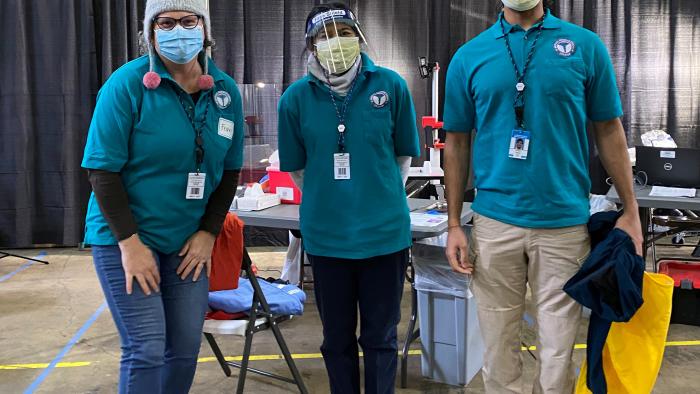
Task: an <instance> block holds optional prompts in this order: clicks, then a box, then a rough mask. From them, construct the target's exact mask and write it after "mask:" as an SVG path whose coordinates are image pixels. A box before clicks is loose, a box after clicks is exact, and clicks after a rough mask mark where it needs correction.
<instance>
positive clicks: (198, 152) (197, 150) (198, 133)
mask: <svg viewBox="0 0 700 394" xmlns="http://www.w3.org/2000/svg"><path fill="white" fill-rule="evenodd" d="M176 89H177V88H176ZM175 94H177V97H178V98H179V99H180V105H182V110H183V111H185V114H186V115H187V119H189V121H190V124H191V125H192V129H193V130H194V154H195V162H196V163H195V164H196V166H197V173H199V172H200V169H201V167H202V163H204V138H202V130H204V126H206V124H207V115H208V114H209V104H210V103H209V100H208V99H206V101H207V102H206V106H205V107H204V115H203V116H202V117H201V119H200V120H199V122H197V121H196V120H195V119H194V113H190V111H189V110H187V105H186V104H185V101H184V99H183V98H182V96H183V94H184V93H183V92H181V91H176V92H175ZM201 98H202V97H201V96H200V99H201ZM196 106H197V103H195V107H196ZM192 112H194V109H193V110H192ZM197 123H199V125H198V124H197Z"/></svg>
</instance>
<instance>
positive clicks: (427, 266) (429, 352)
mask: <svg viewBox="0 0 700 394" xmlns="http://www.w3.org/2000/svg"><path fill="white" fill-rule="evenodd" d="M445 241H446V237H445V236H442V237H436V238H432V239H429V240H424V241H419V242H417V243H416V244H415V245H414V247H413V266H414V269H415V274H416V282H415V285H416V290H418V319H419V324H420V337H421V351H422V355H421V372H422V374H423V376H424V377H426V378H429V379H432V380H435V381H437V382H441V383H446V384H451V385H455V386H465V385H467V384H469V382H470V381H471V380H472V379H473V378H474V376H475V375H476V374H477V373H478V372H479V371H480V370H481V367H482V366H483V360H484V359H483V354H484V343H483V340H482V338H481V331H480V329H479V321H478V319H477V311H476V301H475V299H474V297H472V295H471V292H470V291H469V290H468V288H469V280H468V279H467V277H466V276H464V275H461V274H457V273H455V272H453V271H452V269H451V268H450V265H449V263H448V262H447V260H446V258H445Z"/></svg>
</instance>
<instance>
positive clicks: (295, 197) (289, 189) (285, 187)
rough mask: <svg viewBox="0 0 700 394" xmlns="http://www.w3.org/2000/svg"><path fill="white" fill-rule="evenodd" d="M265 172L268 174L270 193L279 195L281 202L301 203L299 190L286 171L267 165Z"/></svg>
mask: <svg viewBox="0 0 700 394" xmlns="http://www.w3.org/2000/svg"><path fill="white" fill-rule="evenodd" d="M267 174H268V175H269V176H270V183H269V185H270V193H275V194H277V195H279V196H280V200H281V201H282V204H296V205H299V204H301V190H299V188H298V187H297V185H296V184H295V183H294V180H292V176H291V175H289V173H288V172H282V171H280V170H279V169H277V168H274V167H268V168H267Z"/></svg>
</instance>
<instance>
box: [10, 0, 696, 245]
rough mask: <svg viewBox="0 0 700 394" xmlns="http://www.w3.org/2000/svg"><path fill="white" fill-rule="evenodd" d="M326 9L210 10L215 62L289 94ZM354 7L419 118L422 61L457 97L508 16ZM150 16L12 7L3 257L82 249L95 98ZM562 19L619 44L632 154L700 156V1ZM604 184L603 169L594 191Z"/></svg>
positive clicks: (275, 2)
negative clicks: (657, 150) (458, 73)
mask: <svg viewBox="0 0 700 394" xmlns="http://www.w3.org/2000/svg"><path fill="white" fill-rule="evenodd" d="M319 2H321V1H318V0H264V1H260V0H210V7H211V16H212V26H213V27H212V30H213V36H214V38H215V41H216V45H215V48H214V51H213V56H214V59H215V60H216V61H217V64H219V66H220V67H221V68H222V69H224V70H225V71H227V72H228V73H229V74H231V75H232V76H233V77H234V78H235V79H236V80H237V81H238V82H239V83H255V82H266V83H277V84H282V85H283V86H287V85H288V84H290V83H292V82H294V81H295V80H296V79H298V78H299V77H301V76H302V75H303V74H304V72H305V58H304V56H303V55H302V53H303V50H304V39H303V34H304V20H305V18H306V14H307V13H308V11H309V10H310V9H311V7H312V6H313V5H315V4H317V3H319ZM348 3H349V5H350V6H351V7H353V8H355V10H356V11H357V14H358V16H359V18H360V21H361V22H362V24H363V28H364V31H365V33H366V35H367V39H368V41H369V43H370V47H371V49H370V55H371V56H372V57H373V58H374V59H375V60H376V61H377V63H378V64H380V65H382V66H385V67H389V68H392V69H394V70H396V71H397V72H399V73H400V74H401V75H402V76H403V77H404V78H405V79H406V80H407V81H408V85H409V87H410V89H411V91H412V92H413V96H414V101H415V104H416V109H417V111H418V115H419V117H420V116H423V115H425V114H427V113H428V112H429V108H430V96H429V94H430V90H429V82H428V81H425V80H421V79H420V77H419V76H418V70H417V59H418V57H419V56H428V57H429V59H431V60H434V61H438V62H439V63H440V64H441V66H442V75H441V77H442V78H441V79H442V81H443V83H442V84H441V89H442V91H444V75H445V71H446V69H447V66H448V64H449V60H450V58H451V56H452V54H453V53H454V52H455V51H456V50H457V48H459V46H461V45H462V44H463V43H464V42H466V41H468V40H469V39H470V38H472V37H474V36H476V35H477V34H479V33H480V32H481V31H483V30H484V29H486V28H487V27H488V26H489V25H490V24H492V23H493V22H494V21H495V18H496V16H497V14H498V12H499V10H500V8H501V3H500V1H499V0H350V1H348ZM144 5H145V2H144V1H143V0H61V1H45V0H0V15H3V23H2V24H0V32H2V37H3V39H2V41H0V56H1V58H2V61H1V62H0V82H1V83H0V154H1V156H0V246H2V247H20V246H30V245H37V244H57V245H76V244H78V243H79V242H80V241H81V239H82V235H83V222H84V213H85V208H86V205H87V198H88V195H89V184H88V183H87V180H86V176H85V174H84V172H83V171H82V170H81V169H80V160H81V157H82V152H83V146H84V141H85V137H86V134H87V130H88V125H89V122H90V118H91V114H92V108H93V106H94V101H95V96H96V94H97V91H98V89H99V88H100V86H101V85H102V83H104V81H105V80H106V79H107V78H108V77H109V75H110V74H111V73H112V71H114V70H115V69H116V68H117V67H119V66H120V65H121V64H123V63H125V62H127V61H128V60H131V59H133V58H135V57H137V56H138V55H139V45H138V42H139V31H140V30H141V20H142V18H143V10H144ZM553 8H554V11H555V14H557V15H558V16H560V17H561V18H563V19H565V20H569V21H571V22H573V23H576V24H579V25H582V26H584V27H586V28H589V29H591V30H593V31H596V32H597V33H598V34H599V35H600V36H601V37H602V39H603V41H604V42H605V43H606V44H607V46H608V48H609V50H610V53H611V55H612V58H613V62H614V64H615V68H616V71H617V76H618V83H619V86H620V92H621V95H622V99H623V103H624V108H625V117H624V119H623V120H624V125H625V128H626V130H627V134H628V141H629V144H630V146H632V145H634V144H636V143H639V142H640V135H641V134H642V133H644V132H646V131H649V130H653V129H664V130H667V131H668V132H669V133H670V134H671V135H672V136H673V137H674V138H675V139H676V141H677V142H678V144H679V145H680V146H684V147H700V138H699V137H698V133H697V132H696V128H697V127H698V124H699V123H700V102H699V101H700V96H699V95H698V94H697V92H700V58H699V57H698V56H697V55H696V54H697V53H700V34H699V33H698V28H699V27H700V24H699V23H698V17H700V1H697V0H556V1H555V2H554V6H553ZM441 107H442V105H441ZM593 153H594V155H595V152H593ZM594 162H595V160H594ZM594 167H595V165H594ZM602 176H603V175H602V173H601V172H600V170H599V169H594V170H593V177H594V178H595V179H594V181H595V180H598V181H599V180H600V179H601V178H602Z"/></svg>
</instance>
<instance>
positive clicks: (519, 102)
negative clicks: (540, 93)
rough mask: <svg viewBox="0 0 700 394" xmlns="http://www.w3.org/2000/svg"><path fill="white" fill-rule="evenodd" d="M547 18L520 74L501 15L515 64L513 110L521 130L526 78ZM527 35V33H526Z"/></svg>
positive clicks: (523, 115) (507, 46) (540, 27)
mask: <svg viewBox="0 0 700 394" xmlns="http://www.w3.org/2000/svg"><path fill="white" fill-rule="evenodd" d="M546 17H547V14H546V13H545V14H544V15H542V18H540V21H539V26H538V27H537V36H535V39H534V41H533V42H532V44H531V45H530V52H529V53H528V55H527V60H526V61H525V65H524V66H523V72H522V73H521V72H520V68H518V64H517V63H516V62H515V56H513V50H512V49H511V47H510V39H509V38H508V33H506V27H505V26H504V25H503V19H505V16H503V15H501V19H500V21H501V31H502V32H503V36H504V37H505V43H506V49H507V50H508V56H510V61H511V63H512V64H513V70H515V78H516V80H517V83H516V84H515V100H514V101H513V109H514V110H515V119H516V120H517V122H518V127H520V128H521V129H523V128H525V87H526V85H525V76H526V75H527V71H528V69H529V68H530V62H531V61H532V56H533V55H534V54H535V47H536V46H537V41H539V40H540V36H541V35H542V29H543V28H544V20H545V18H546ZM525 34H527V32H525Z"/></svg>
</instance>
